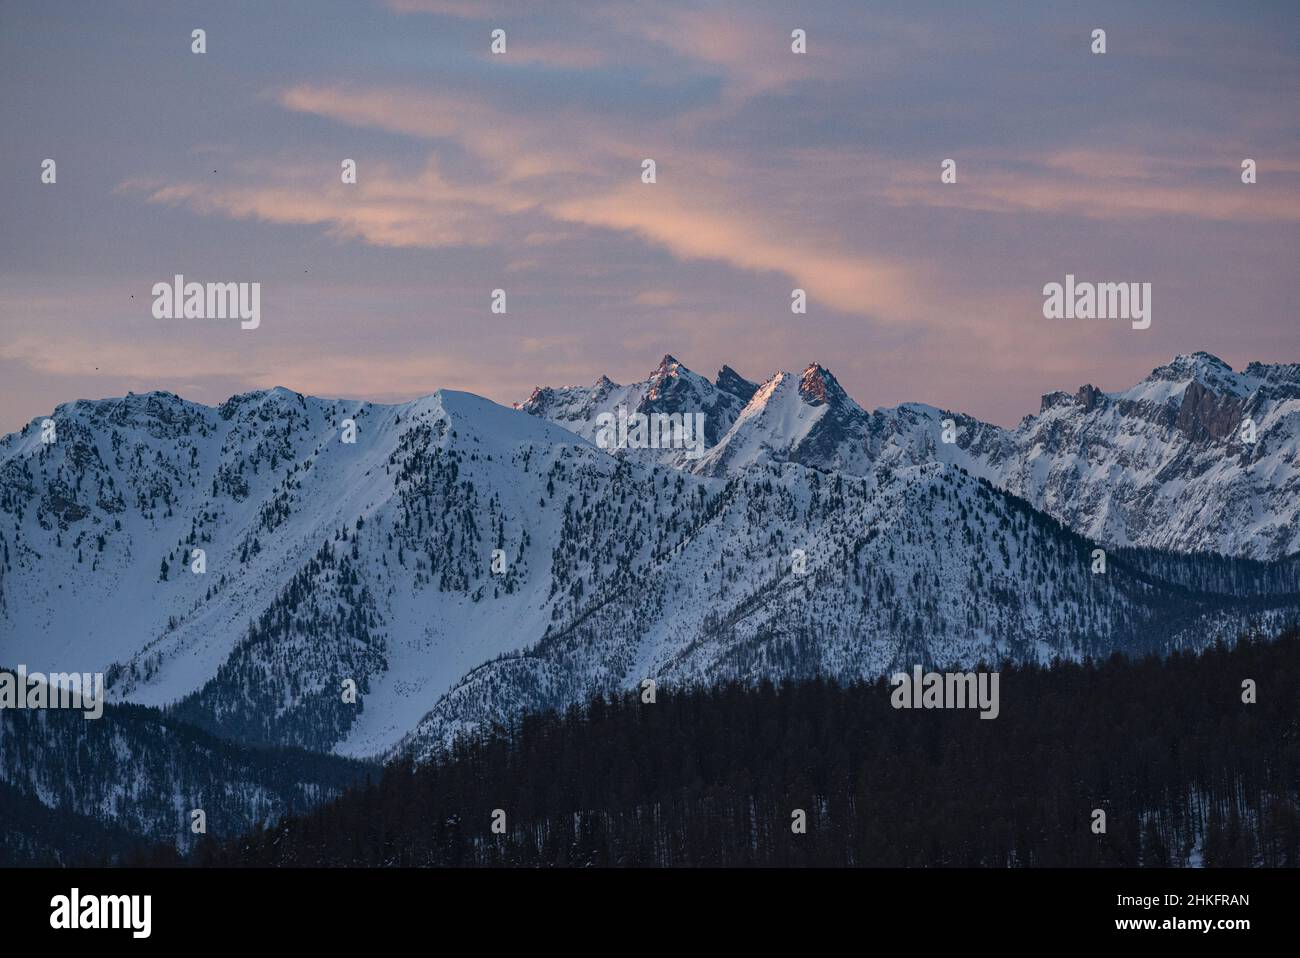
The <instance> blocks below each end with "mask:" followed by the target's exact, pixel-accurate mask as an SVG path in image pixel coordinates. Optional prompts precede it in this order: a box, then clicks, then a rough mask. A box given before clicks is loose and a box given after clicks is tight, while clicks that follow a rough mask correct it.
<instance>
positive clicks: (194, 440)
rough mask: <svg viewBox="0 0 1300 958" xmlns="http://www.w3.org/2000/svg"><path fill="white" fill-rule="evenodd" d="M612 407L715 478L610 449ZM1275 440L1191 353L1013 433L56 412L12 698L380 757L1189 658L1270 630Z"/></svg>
mask: <svg viewBox="0 0 1300 958" xmlns="http://www.w3.org/2000/svg"><path fill="white" fill-rule="evenodd" d="M620 406H621V407H623V408H624V409H626V410H630V411H633V412H643V413H647V414H650V413H659V414H665V415H667V414H674V413H676V414H686V413H703V414H704V416H705V423H706V430H705V445H706V447H707V448H706V449H705V451H704V454H703V455H702V456H701V457H700V458H697V459H691V458H687V457H684V456H683V455H682V453H681V450H680V449H673V448H667V449H664V448H660V449H636V448H624V449H603V448H599V447H598V446H597V445H596V444H594V442H593V439H594V438H595V434H596V429H597V426H596V422H597V420H598V418H599V416H600V414H601V413H608V412H614V411H615V410H617V409H618V408H619V407H620ZM46 418H48V419H49V420H51V421H52V429H53V435H50V434H49V432H50V428H49V427H50V425H51V424H50V423H46V422H44V421H43V420H44V419H46ZM1246 419H1251V420H1252V421H1253V426H1254V429H1255V437H1254V439H1255V441H1254V442H1253V443H1249V442H1246V441H1244V440H1243V438H1242V436H1243V433H1242V430H1243V423H1244V421H1245V420H1246ZM949 420H950V421H949ZM945 430H948V432H949V438H953V439H954V440H955V441H953V442H946V441H945V438H944V433H945ZM1297 435H1300V366H1295V365H1291V366H1264V365H1260V364H1252V365H1251V366H1250V367H1248V369H1247V370H1246V371H1245V372H1243V373H1234V372H1232V371H1231V370H1230V369H1229V368H1228V367H1227V366H1226V365H1224V364H1223V363H1222V362H1220V361H1219V360H1217V359H1214V358H1213V357H1211V356H1208V355H1205V354H1196V355H1194V356H1188V357H1179V358H1178V359H1176V360H1174V362H1172V363H1170V364H1169V365H1168V366H1163V367H1161V368H1159V369H1157V370H1155V371H1154V372H1153V373H1152V375H1151V376H1150V377H1148V378H1147V379H1146V380H1144V381H1143V382H1142V383H1140V384H1138V385H1137V386H1135V387H1134V388H1133V389H1130V390H1127V391H1124V392H1121V393H1110V394H1107V393H1101V392H1099V391H1097V390H1095V389H1093V388H1092V387H1084V388H1082V389H1080V390H1079V391H1078V392H1077V393H1075V394H1067V393H1053V394H1051V395H1049V396H1046V397H1044V400H1043V406H1042V409H1041V410H1040V412H1039V413H1038V414H1037V415H1034V416H1029V417H1026V418H1025V419H1024V420H1023V421H1022V422H1021V423H1020V424H1019V425H1018V426H1017V427H1016V428H1014V429H1003V428H1000V427H997V426H994V425H990V424H987V423H981V422H979V421H978V420H975V419H973V418H971V417H969V416H964V415H961V414H959V413H956V412H947V411H943V410H938V409H934V408H932V407H928V406H922V405H910V404H909V405H904V406H899V407H896V408H893V409H883V410H876V411H874V412H867V411H865V410H864V409H862V408H861V407H860V406H858V405H857V403H855V402H854V401H853V400H852V399H851V398H850V397H849V396H848V395H847V394H846V393H845V391H844V390H843V388H842V387H841V386H840V385H839V383H838V382H837V381H836V380H835V378H834V376H833V375H831V373H830V372H829V371H827V370H826V369H824V368H822V367H820V366H817V365H813V366H810V367H808V368H807V369H806V370H805V371H804V373H803V374H802V375H800V376H793V375H790V374H786V373H778V374H776V375H775V376H773V377H771V378H769V379H768V380H766V381H765V382H763V383H761V384H756V383H752V382H749V381H747V380H745V379H744V378H742V377H741V376H740V375H738V374H737V373H735V372H734V371H733V370H731V369H729V368H724V369H723V370H722V372H721V373H720V374H719V375H718V377H717V378H716V379H715V380H713V381H710V380H708V379H706V378H704V377H701V376H698V375H697V374H695V373H692V372H690V371H689V370H687V369H686V368H685V367H684V366H682V365H681V364H680V363H679V362H677V361H676V360H675V359H673V358H672V357H671V356H669V357H665V358H664V361H663V362H662V363H661V364H660V365H659V367H658V368H657V369H655V371H654V372H653V373H652V374H651V375H650V377H649V378H648V379H647V380H646V381H645V382H642V383H637V384H634V385H631V386H617V385H615V384H613V383H611V382H610V381H609V380H607V379H604V378H602V379H601V380H599V381H598V382H597V383H596V384H595V385H593V386H592V387H590V388H582V387H567V388H561V389H538V390H537V391H535V392H534V394H533V396H532V397H531V398H530V399H529V400H528V401H527V402H525V403H523V404H522V405H521V407H520V408H519V409H509V408H506V407H503V406H500V405H497V404H495V403H492V402H489V401H488V400H485V399H482V398H479V397H477V396H473V395H470V394H467V393H459V392H451V391H445V390H444V391H440V392H437V393H434V394H433V395H431V396H428V397H425V398H422V399H419V400H415V401H413V402H409V403H403V404H398V405H377V404H372V403H366V402H359V401H342V400H326V399H316V398H312V397H308V396H303V395H300V394H297V393H294V392H291V391H289V390H286V389H282V388H276V389H271V390H266V391H258V392H253V393H248V394H245V395H241V396H236V397H233V398H232V399H230V400H228V401H227V402H225V403H223V404H222V405H221V406H219V407H216V408H212V407H207V406H203V405H200V404H196V403H192V402H188V401H186V400H183V399H181V398H179V397H177V396H175V395H171V394H169V393H161V392H155V393H149V394H145V395H128V396H126V397H124V398H119V399H106V400H98V401H86V400H80V401H77V402H73V403H68V404H65V405H62V406H60V407H58V409H56V410H55V411H54V412H53V413H52V414H51V415H50V416H49V417H42V418H41V419H37V420H35V421H33V422H32V423H31V424H29V426H28V427H26V428H25V429H23V430H22V431H21V432H19V433H15V434H12V435H9V436H7V437H5V438H4V439H3V440H0V666H9V667H14V666H16V665H18V664H23V665H26V666H27V667H28V668H29V669H31V670H42V671H78V672H85V671H106V672H107V673H108V681H109V687H110V698H111V700H112V701H116V702H132V703H139V704H143V705H156V706H166V707H167V708H168V709H169V714H170V715H171V716H173V717H175V718H176V719H178V720H181V721H187V722H189V723H192V724H194V725H197V726H199V727H200V728H203V729H205V730H207V731H208V732H211V733H213V734H216V735H219V736H223V737H225V738H228V739H231V740H234V741H239V742H246V743H255V744H258V745H274V746H285V745H292V746H302V747H306V748H310V749H314V750H318V751H334V752H337V753H339V754H342V755H347V756H376V755H386V754H392V753H393V752H394V751H395V750H400V749H413V750H415V751H416V752H424V751H427V750H428V749H429V748H433V747H436V746H437V745H438V744H440V743H443V742H446V741H448V740H449V739H450V738H451V737H453V736H454V735H455V734H456V733H457V732H458V731H459V730H462V729H465V728H471V727H474V726H476V725H478V724H480V723H483V722H489V721H502V720H507V719H509V718H510V717H512V716H514V715H517V714H519V713H520V712H522V711H527V710H529V709H533V708H543V707H549V706H557V705H564V704H567V703H568V702H572V701H577V700H581V699H583V698H585V697H587V696H588V695H589V694H591V693H592V692H594V691H601V690H612V689H616V688H628V687H633V686H636V685H638V684H639V683H640V682H641V681H642V680H644V679H646V678H652V679H654V680H656V681H657V682H662V683H668V684H672V683H680V682H710V681H715V680H717V679H720V678H724V677H742V678H758V677H764V676H767V677H783V676H789V675H804V674H810V673H813V672H821V673H829V674H834V675H838V676H842V677H850V676H867V675H875V674H878V673H880V672H881V671H884V670H887V669H892V668H894V667H896V666H901V665H910V664H912V663H915V662H920V661H925V662H934V663H972V662H974V661H977V660H979V659H985V660H989V661H991V660H995V659H998V658H1001V657H1016V658H1035V659H1040V660H1046V659H1050V658H1051V657H1053V656H1067V657H1078V656H1081V655H1085V654H1092V653H1105V652H1108V651H1110V650H1113V649H1127V650H1131V651H1139V650H1146V649H1156V650H1163V649H1167V648H1170V647H1182V646H1193V645H1197V644H1201V643H1204V642H1205V641H1209V640H1210V639H1212V638H1213V637H1215V636H1218V635H1226V636H1231V635H1233V634H1235V633H1236V632H1238V631H1240V630H1242V629H1246V628H1251V627H1259V628H1269V627H1273V626H1274V625H1276V624H1277V623H1278V622H1280V621H1283V620H1287V619H1288V618H1289V617H1291V616H1292V615H1293V614H1294V603H1293V598H1294V596H1293V595H1292V593H1297V592H1300V584H1297V582H1296V581H1295V568H1296V566H1295V563H1294V562H1282V563H1280V564H1279V563H1276V562H1275V563H1274V564H1272V565H1269V564H1266V563H1265V562H1262V561H1255V560H1279V559H1281V558H1282V557H1283V556H1286V555H1289V554H1291V553H1294V552H1296V551H1297V546H1298V545H1300V540H1298V537H1300V527H1298V526H1297V521H1296V510H1297V508H1300V495H1297V494H1296V493H1297V479H1296V474H1297V473H1296V470H1297V459H1296V456H1297V448H1296V447H1297V439H1296V437H1297ZM352 438H354V439H355V441H349V439H352ZM49 440H52V441H49ZM1127 546H1140V547H1145V548H1147V549H1163V550H1167V554H1163V553H1162V554H1160V556H1159V558H1158V561H1157V560H1156V559H1153V558H1151V555H1149V554H1148V553H1146V552H1144V551H1141V550H1133V549H1126V548H1125V547H1127ZM1098 547H1104V548H1106V549H1107V550H1109V551H1110V556H1109V565H1108V568H1107V570H1106V572H1105V573H1103V574H1098V573H1096V572H1095V571H1094V568H1093V563H1094V559H1093V552H1094V550H1095V549H1096V548H1098ZM196 550H202V555H201V558H200V556H199V553H198V552H196ZM1206 550H1213V551H1217V552H1220V553H1223V554H1224V556H1226V557H1229V558H1211V557H1206V556H1198V555H1196V553H1200V552H1203V551H1206ZM348 680H350V681H352V682H354V683H355V684H356V687H357V690H358V695H357V700H356V702H355V703H353V702H347V701H344V696H343V695H342V694H341V689H342V688H343V685H344V683H345V682H347V681H348Z"/></svg>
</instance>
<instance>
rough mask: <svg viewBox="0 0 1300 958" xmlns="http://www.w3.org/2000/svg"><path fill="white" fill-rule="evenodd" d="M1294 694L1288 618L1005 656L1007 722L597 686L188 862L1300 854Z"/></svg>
mask: <svg viewBox="0 0 1300 958" xmlns="http://www.w3.org/2000/svg"><path fill="white" fill-rule="evenodd" d="M1297 688H1300V633H1297V632H1295V631H1292V632H1290V633H1288V634H1286V635H1283V636H1281V637H1280V638H1279V639H1278V640H1276V641H1272V642H1252V641H1243V642H1241V643H1239V644H1237V645H1236V646H1235V647H1226V646H1222V645H1219V646H1214V647H1212V648H1210V649H1207V650H1205V651H1203V652H1201V653H1199V654H1195V655H1193V654H1185V653H1178V652H1175V653H1173V654H1172V655H1170V656H1168V657H1167V658H1165V659H1162V660H1161V659H1156V658H1147V659H1142V660H1133V659H1127V658H1123V657H1121V656H1118V655H1117V656H1115V657H1113V658H1112V659H1110V660H1108V661H1106V662H1104V663H1095V664H1077V663H1060V664H1056V665H1054V666H1052V667H1050V668H1044V667H1040V666H1033V665H1030V666H1014V667H1007V668H1004V669H1003V670H1002V672H1001V709H1000V713H999V715H998V717H997V718H996V720H995V721H981V720H980V718H979V716H978V714H977V713H975V712H972V711H960V710H946V709H938V710H934V711H899V710H897V709H895V708H893V707H891V705H890V691H889V687H888V684H887V683H886V682H884V681H883V680H882V681H877V682H874V683H870V684H865V683H859V684H852V685H848V686H843V685H839V684H837V683H834V682H830V681H823V680H805V681H798V682H792V683H789V684H786V685H783V686H773V685H772V684H770V683H766V682H764V683H762V684H760V685H759V686H757V687H753V686H748V685H741V684H734V683H731V684H726V685H722V686H718V687H714V688H711V689H696V690H687V691H682V692H671V691H668V690H663V689H661V690H660V691H659V694H658V695H657V696H656V701H655V702H653V703H647V702H645V701H644V700H643V697H642V696H639V695H636V694H629V695H625V696H621V697H618V698H615V699H612V700H607V699H595V700H593V701H591V702H590V703H588V704H587V706H586V707H585V708H577V707H573V708H570V709H568V710H566V711H565V712H563V713H554V712H552V713H545V714H539V715H532V716H529V717H527V718H525V719H524V720H523V721H521V722H520V723H518V724H517V726H516V727H514V728H512V729H510V730H508V731H506V730H499V731H496V732H492V733H484V734H481V735H479V736H476V737H474V738H473V739H472V740H466V741H463V742H462V743H461V744H460V745H458V746H457V747H456V748H455V749H454V750H453V751H452V752H451V753H448V754H445V755H442V756H441V757H439V758H438V759H436V760H435V761H434V762H432V763H429V764H426V765H420V766H417V765H413V764H412V763H410V762H409V761H408V762H399V763H395V764H393V765H390V766H389V767H388V768H387V769H386V770H385V772H384V774H383V777H382V778H381V779H380V781H379V782H378V784H377V785H375V786H372V787H367V788H364V789H360V788H357V789H351V790H349V791H347V792H345V793H344V794H343V795H342V796H340V797H339V798H337V799H335V800H333V801H331V802H329V803H327V804H325V805H323V806H321V807H318V808H316V809H315V810H313V811H311V812H308V813H306V814H304V815H301V816H295V817H292V818H290V819H287V820H285V821H282V822H281V823H280V824H279V825H277V826H275V827H272V828H270V829H266V830H261V831H257V832H254V833H252V834H250V835H247V836H244V837H241V838H239V839H237V840H232V841H229V842H226V843H217V842H205V843H203V844H202V845H201V846H200V847H198V848H197V849H196V850H195V851H194V853H193V854H192V856H191V858H190V861H191V862H193V863H195V864H200V865H208V864H216V865H278V866H289V865H295V866H296V865H335V866H381V865H453V866H454V865H524V866H535V865H561V866H586V865H654V866H690V865H832V866H836V865H839V866H848V865H877V866H946V865H953V866H989V867H1007V866H1013V867H1014V866H1045V865H1046V866H1053V865H1081V866H1097V865H1143V866H1164V865H1172V866H1188V865H1193V866H1194V865H1206V866H1229V865H1235V866H1250V865H1257V866H1259V865H1262V866H1289V867H1294V866H1297V865H1300V716H1298V715H1297V712H1296V689H1297ZM1247 689H1249V691H1247ZM1099 813H1100V814H1099ZM801 819H802V822H803V828H802V830H800V828H799V827H798V823H799V822H800V820H801ZM1098 821H1103V822H1104V825H1103V826H1102V829H1101V830H1099V829H1098V825H1097V823H1098ZM174 859H175V853H174V851H173V850H170V849H162V850H160V851H158V852H155V853H154V854H153V855H151V856H149V858H148V859H140V861H146V860H147V861H152V862H155V863H166V862H171V861H174Z"/></svg>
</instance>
